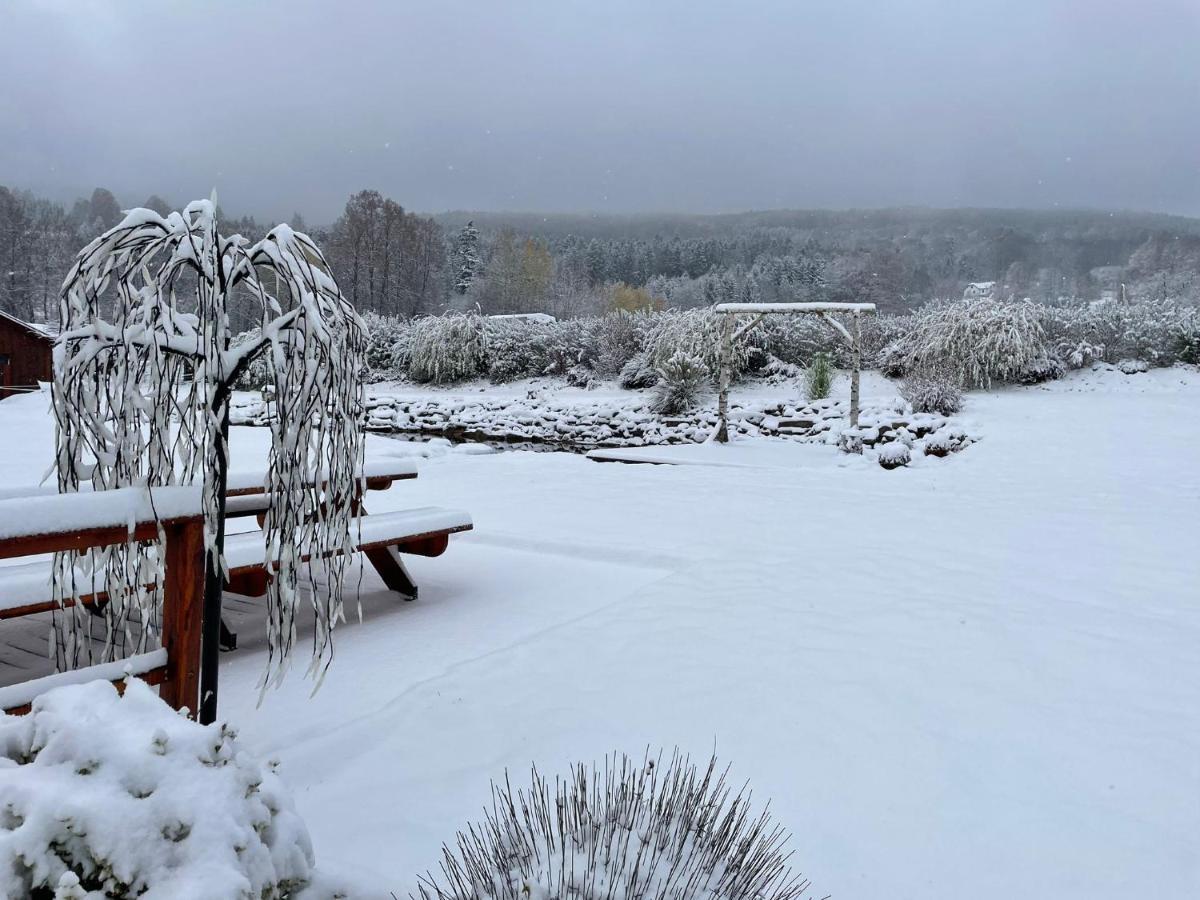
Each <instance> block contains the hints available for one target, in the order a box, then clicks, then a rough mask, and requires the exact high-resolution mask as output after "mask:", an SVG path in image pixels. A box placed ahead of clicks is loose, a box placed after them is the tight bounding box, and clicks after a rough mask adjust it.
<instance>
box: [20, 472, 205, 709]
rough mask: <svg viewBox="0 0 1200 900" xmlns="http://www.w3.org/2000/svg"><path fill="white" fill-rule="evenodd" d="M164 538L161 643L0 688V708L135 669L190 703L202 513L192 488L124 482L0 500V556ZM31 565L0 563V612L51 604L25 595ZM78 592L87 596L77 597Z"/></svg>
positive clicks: (196, 653) (200, 600) (172, 697)
mask: <svg viewBox="0 0 1200 900" xmlns="http://www.w3.org/2000/svg"><path fill="white" fill-rule="evenodd" d="M160 528H161V529H162V533H163V534H164V535H165V538H166V553H165V575H164V584H163V612H162V635H163V646H162V647H161V648H160V649H158V650H154V651H151V652H149V653H143V654H139V655H137V656H134V657H131V658H129V659H125V660H118V661H116V662H110V663H104V664H101V665H95V666H87V667H84V668H81V669H76V670H73V671H69V672H60V673H58V674H55V675H49V676H47V677H45V678H39V679H34V680H33V681H28V682H25V683H23V684H15V685H9V686H7V687H3V688H0V708H3V709H4V710H5V711H6V712H9V713H24V712H28V711H29V708H30V704H31V703H32V702H33V699H34V698H35V697H36V696H37V695H38V694H40V693H42V692H44V691H46V690H49V689H50V688H52V687H57V686H59V685H63V684H75V683H79V682H83V681H92V680H94V679H97V678H103V679H106V680H109V681H114V682H118V687H119V686H120V684H119V683H120V682H123V680H124V678H125V677H126V676H127V675H130V674H132V675H136V676H138V677H140V678H142V679H143V680H145V681H147V682H149V683H150V684H157V685H158V686H159V694H160V696H162V698H163V699H164V700H165V701H166V702H167V703H168V704H170V705H171V706H172V707H174V708H175V709H184V708H186V709H189V710H191V711H192V712H193V713H194V712H195V710H196V709H197V701H198V699H199V686H200V637H201V624H202V619H203V609H204V518H203V515H202V514H201V498H200V489H199V488H193V487H161V488H153V489H147V488H122V489H120V490H114V491H98V492H94V493H93V492H89V493H83V494H50V495H43V494H39V495H35V496H32V497H30V496H26V497H21V498H18V499H10V500H0V559H17V558H21V557H26V556H40V555H43V554H48V553H57V552H60V551H68V550H76V551H80V550H89V549H92V548H95V547H106V546H111V545H114V544H124V543H126V542H128V541H130V540H133V541H151V540H157V538H158V536H159V529H160ZM35 565H37V567H38V570H39V571H40V573H41V578H40V591H41V593H40V595H39V596H40V597H41V598H45V597H46V594H47V593H49V591H50V584H49V571H50V569H49V565H48V564H47V563H45V562H42V563H38V564H35ZM34 589H35V588H34V582H33V581H32V580H31V569H30V567H29V566H15V567H3V568H0V619H8V618H13V617H15V616H23V615H28V614H30V613H31V612H42V611H44V610H46V609H53V608H55V604H54V603H53V602H45V601H44V600H43V602H33V603H31V602H30V600H31V598H32V596H33V595H32V594H31V591H32V590H34ZM81 599H83V600H84V602H88V600H89V599H94V598H81Z"/></svg>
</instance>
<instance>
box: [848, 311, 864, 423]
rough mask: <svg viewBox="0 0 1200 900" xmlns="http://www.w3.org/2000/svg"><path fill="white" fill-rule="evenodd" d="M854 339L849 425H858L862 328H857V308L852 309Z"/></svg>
mask: <svg viewBox="0 0 1200 900" xmlns="http://www.w3.org/2000/svg"><path fill="white" fill-rule="evenodd" d="M853 322H854V341H853V346H852V347H851V358H852V360H853V362H852V366H853V370H852V371H851V373H850V427H851V428H857V427H858V390H859V387H858V385H859V373H860V372H861V371H862V330H861V329H860V328H859V322H858V310H855V311H854V316H853Z"/></svg>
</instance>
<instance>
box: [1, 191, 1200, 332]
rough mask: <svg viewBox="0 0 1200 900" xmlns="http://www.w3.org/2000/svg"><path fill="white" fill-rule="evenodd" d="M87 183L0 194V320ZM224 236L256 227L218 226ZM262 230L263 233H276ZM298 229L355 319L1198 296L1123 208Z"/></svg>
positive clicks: (36, 294)
mask: <svg viewBox="0 0 1200 900" xmlns="http://www.w3.org/2000/svg"><path fill="white" fill-rule="evenodd" d="M128 199H129V198H125V199H123V200H122V201H118V200H117V198H116V197H114V196H113V194H112V193H111V192H110V191H107V190H105V189H103V188H97V189H96V190H95V191H94V192H93V193H92V195H91V197H90V198H85V199H80V200H79V201H77V202H76V203H75V204H73V205H72V206H71V207H70V208H67V207H64V206H61V205H59V204H56V203H53V202H51V201H48V200H45V199H42V198H39V197H36V196H34V195H33V194H30V193H28V192H23V191H18V190H12V189H9V188H5V187H3V186H0V309H2V310H4V311H6V312H9V313H12V314H15V315H17V316H21V317H23V318H27V319H32V320H37V321H51V322H53V321H54V320H55V319H56V318H57V293H58V288H59V285H60V284H61V282H62V279H63V277H64V275H65V274H66V271H67V269H68V267H69V266H70V263H71V260H72V257H73V256H74V254H75V253H76V252H77V251H78V250H79V248H81V247H82V246H83V245H84V244H85V243H87V241H89V240H91V239H92V238H93V237H95V236H96V235H97V234H99V233H100V232H101V231H103V230H104V229H105V228H108V227H111V226H112V225H115V224H117V222H119V221H120V218H121V210H122V208H128V207H130V206H134V205H141V206H148V207H150V208H152V209H155V210H157V211H158V212H160V213H164V214H165V213H166V212H168V211H169V210H170V209H171V208H172V207H171V204H170V203H168V202H167V201H165V200H164V199H162V198H160V197H158V196H152V197H149V198H147V199H146V200H144V201H142V202H141V203H130V202H128ZM221 221H222V230H223V232H224V233H226V234H232V233H235V232H241V233H242V234H244V235H246V236H247V237H249V238H256V237H260V236H261V235H262V234H263V233H264V232H265V230H266V228H267V227H268V226H267V223H260V222H257V221H255V220H254V219H253V218H250V217H243V218H232V217H225V216H222V219H221ZM271 224H274V223H271ZM291 224H293V225H294V226H295V227H297V228H300V229H302V230H305V231H307V232H308V233H309V234H311V235H312V236H313V237H314V238H315V239H316V241H317V243H318V245H319V246H321V247H322V248H323V249H324V251H325V253H326V256H327V258H328V260H329V263H330V266H331V267H332V268H333V270H334V274H335V275H336V277H337V279H338V282H339V283H340V284H341V286H342V290H343V291H344V293H345V294H346V296H347V297H349V298H350V299H351V301H352V302H353V303H354V304H355V305H356V306H357V307H358V308H359V309H360V310H363V311H372V312H377V313H381V314H384V315H394V316H413V315H418V314H423V313H438V312H443V311H445V310H447V309H471V308H475V307H478V308H480V309H481V310H482V311H483V312H485V313H516V312H547V313H550V314H552V315H555V316H558V317H560V318H561V317H571V316H578V315H593V314H596V313H599V312H604V311H605V310H609V309H637V308H670V307H674V308H691V307H696V306H703V305H706V304H711V303H716V302H723V301H730V300H734V301H764V302H765V301H788V300H818V299H819V300H831V301H867V302H873V303H876V304H878V305H879V307H880V309H881V310H884V311H896V312H901V311H904V310H907V309H910V308H912V307H914V306H917V305H919V304H921V303H923V302H925V301H927V300H930V299H936V298H954V297H960V296H961V295H962V291H963V288H964V287H965V285H966V284H967V283H969V282H976V281H995V282H997V293H998V294H1001V295H1005V296H1007V295H1012V296H1015V297H1018V298H1019V297H1030V298H1033V299H1035V300H1038V301H1041V302H1046V303H1059V302H1072V301H1081V300H1093V299H1098V298H1100V297H1102V296H1104V295H1105V294H1106V293H1107V292H1111V294H1112V295H1116V296H1119V295H1120V292H1121V291H1122V290H1124V291H1125V292H1126V295H1127V297H1128V298H1129V299H1130V300H1133V301H1136V300H1143V299H1160V298H1171V299H1176V300H1182V301H1185V302H1189V303H1196V302H1197V301H1198V300H1200V220H1197V219H1189V218H1183V217H1178V216H1166V215H1154V214H1145V213H1130V212H1112V213H1109V212H1096V211H1030V210H991V209H956V210H934V209H920V208H911V209H883V210H848V211H840V212H837V211H822V210H813V211H805V210H795V211H789V210H783V211H773V212H748V213H737V214H730V215H637V216H611V215H542V214H533V213H490V212H453V213H445V214H442V215H437V216H432V217H431V216H427V215H420V214H416V213H413V212H411V211H409V210H406V209H405V208H404V207H403V206H402V205H401V204H399V203H398V202H396V201H394V200H391V199H388V198H386V197H384V196H382V195H381V194H379V193H378V192H376V191H361V192H359V193H357V194H355V195H354V196H352V197H351V198H350V199H349V201H348V202H347V204H346V207H345V210H344V212H343V213H342V215H341V216H339V217H338V219H337V220H336V221H335V222H333V223H331V224H329V225H324V226H313V225H309V224H307V223H305V222H304V220H303V218H302V217H300V216H298V215H297V216H295V217H294V218H293V220H292V223H291Z"/></svg>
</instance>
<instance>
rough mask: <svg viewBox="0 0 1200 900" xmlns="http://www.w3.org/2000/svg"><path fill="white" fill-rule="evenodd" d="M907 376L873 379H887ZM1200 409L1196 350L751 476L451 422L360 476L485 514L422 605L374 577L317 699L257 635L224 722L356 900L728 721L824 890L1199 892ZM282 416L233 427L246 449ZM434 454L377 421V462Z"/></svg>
mask: <svg viewBox="0 0 1200 900" xmlns="http://www.w3.org/2000/svg"><path fill="white" fill-rule="evenodd" d="M888 387H889V386H888V385H887V383H886V382H882V381H881V380H880V379H878V377H877V376H874V375H872V374H870V373H868V374H867V376H866V377H864V405H865V404H866V403H868V402H873V403H880V404H886V402H888V401H889V400H890V399H892V398H893V397H894V388H891V389H890V394H885V393H884V391H885V389H886V388H888ZM409 390H411V391H412V393H413V396H418V392H417V391H416V389H411V388H410V389H409ZM768 390H769V389H768V388H765V387H763V388H757V387H755V388H753V389H751V388H749V387H748V388H747V390H746V391H745V392H744V396H745V397H746V398H747V399H753V400H754V402H756V403H757V402H760V401H761V402H762V403H764V404H766V403H768V402H779V401H780V400H781V399H784V398H783V397H782V396H775V397H774V398H771V397H768V396H767V392H768ZM785 390H786V388H785ZM524 391H525V386H523V385H514V386H505V387H504V388H502V389H497V390H496V391H495V392H492V391H491V390H490V389H489V391H488V393H487V395H486V396H487V397H489V398H491V397H499V396H515V397H522V396H524ZM423 393H424V394H425V395H427V396H435V395H436V396H437V397H440V398H446V397H450V396H464V397H465V396H470V395H471V393H470V389H468V388H463V387H460V388H458V389H456V393H455V394H451V393H447V392H434V391H426V392H423ZM564 394H565V392H564ZM475 396H477V397H478V396H479V395H478V394H477V393H476V394H475ZM572 396H579V397H587V396H596V395H595V394H594V393H593V394H591V395H589V394H588V393H587V392H584V391H576V392H574V393H573V394H572ZM792 398H793V402H794V394H793V395H792ZM598 399H602V396H601V397H599V398H598ZM45 402H46V401H45V398H44V397H42V398H40V399H39V398H38V397H36V396H33V395H30V396H26V397H18V398H13V399H10V400H5V401H3V402H2V403H0V433H18V434H22V435H23V439H22V441H21V442H20V443H19V445H14V444H11V443H10V444H6V445H5V446H3V447H0V487H4V486H15V485H18V484H22V483H32V482H36V481H37V480H38V479H39V478H40V477H41V475H42V473H43V472H44V470H45V468H46V466H47V464H48V462H49V459H50V457H49V455H48V454H49V447H50V446H51V439H50V436H49V431H50V429H51V427H52V423H51V422H50V421H49V419H48V418H47V417H46V415H45V409H44V405H45ZM39 403H40V404H41V407H40V408H39V406H38V404H39ZM1198 404H1200V373H1198V372H1197V371H1196V370H1195V369H1194V368H1188V367H1176V368H1172V369H1152V370H1150V371H1149V372H1147V373H1144V374H1139V375H1135V376H1126V375H1123V374H1121V373H1120V372H1118V371H1116V370H1115V369H1114V368H1112V367H1103V366H1101V367H1097V368H1096V369H1095V370H1094V371H1093V370H1087V371H1083V372H1077V373H1072V374H1070V375H1068V376H1067V377H1066V378H1064V379H1062V380H1060V381H1055V382H1050V383H1047V384H1043V385H1037V386H1033V387H1021V388H1006V389H1003V390H996V391H991V392H986V393H983V392H971V393H968V394H967V395H966V407H965V409H964V422H966V424H968V425H969V426H970V431H971V433H972V434H984V435H985V437H984V439H983V440H980V441H978V442H977V443H975V444H973V445H972V446H971V447H970V448H969V449H967V450H966V451H965V452H961V453H951V454H950V455H948V456H947V457H946V458H945V459H928V458H926V457H924V456H923V455H919V454H916V453H914V455H913V459H912V462H911V464H910V465H909V466H906V467H903V468H900V469H896V470H893V471H885V470H884V469H883V468H882V467H880V466H879V465H877V464H874V463H873V462H872V461H871V459H870V457H869V456H864V457H862V458H855V457H850V456H847V455H846V454H842V453H840V452H838V451H837V449H836V448H835V447H832V446H827V445H824V444H819V443H817V444H803V443H795V442H783V441H766V440H760V441H756V442H754V443H751V442H750V441H743V442H739V441H736V440H735V441H734V442H733V443H732V444H731V445H730V448H731V450H732V451H733V452H734V453H743V454H744V451H741V450H738V449H737V448H738V447H739V446H746V447H757V446H758V445H759V444H761V445H762V446H764V447H767V446H772V445H777V446H778V447H779V448H781V449H772V450H769V451H766V450H764V451H758V450H751V451H750V452H751V454H753V455H758V456H760V458H758V459H752V460H749V462H750V463H752V464H747V465H741V466H726V467H713V466H708V465H670V466H665V465H664V466H626V465H596V464H595V463H593V462H591V461H589V460H587V459H586V458H584V457H582V456H578V455H573V454H565V453H528V452H502V453H492V454H489V455H465V454H459V453H451V452H445V451H447V450H448V448H447V447H446V445H444V444H439V445H434V446H435V448H441V450H440V451H439V450H431V451H430V455H429V456H427V457H426V458H422V459H419V460H417V465H418V466H419V468H420V477H419V478H418V479H417V480H415V481H406V482H400V483H398V484H397V485H395V486H394V487H393V488H392V489H391V490H389V491H386V492H379V493H372V494H370V495H369V496H368V504H369V508H370V510H371V513H372V516H373V515H375V514H378V513H382V512H386V511H389V510H403V509H411V508H417V507H421V506H430V505H436V506H442V507H447V508H462V509H465V510H468V511H469V512H470V514H471V517H472V519H473V521H474V523H475V530H474V531H473V532H471V533H470V534H465V535H460V536H458V537H457V538H454V539H452V540H451V542H450V548H449V550H448V551H447V552H446V553H445V554H444V555H443V556H442V557H439V558H437V559H426V558H420V557H418V558H413V559H408V558H406V560H405V563H406V565H407V566H408V568H409V570H410V572H411V573H412V575H413V577H414V579H415V580H416V581H417V583H419V584H420V585H421V600H420V601H418V602H415V603H401V602H398V601H397V600H396V598H395V597H394V596H393V595H389V594H387V593H384V592H383V591H382V590H381V585H380V582H379V580H378V579H377V577H376V576H375V575H374V573H373V572H372V571H371V570H370V569H369V568H368V569H366V570H365V571H363V573H362V575H361V588H362V602H363V608H364V621H363V623H362V624H358V623H357V622H356V621H353V622H351V623H350V624H348V625H343V626H339V628H338V630H337V632H336V655H335V659H334V662H333V664H332V667H331V668H330V670H329V674H328V677H327V678H326V680H325V683H324V685H323V687H322V688H321V690H320V691H319V692H318V693H317V694H316V695H315V696H312V697H310V693H311V690H310V688H311V686H310V685H309V684H307V683H305V682H304V680H303V679H300V678H295V677H289V678H288V679H287V680H286V681H285V682H284V684H283V686H282V687H281V688H280V689H279V690H278V691H270V692H268V694H267V695H266V698H265V700H264V702H263V705H262V706H261V708H256V703H257V700H258V691H257V689H256V685H257V682H258V679H259V677H260V676H261V673H262V658H263V657H262V655H263V654H264V653H265V643H266V642H265V638H263V637H262V636H256V635H255V634H253V633H251V632H249V631H247V630H243V628H241V627H235V630H238V631H239V646H240V647H241V649H239V650H238V651H237V652H235V653H231V654H225V655H223V656H222V666H223V668H222V690H221V713H222V715H223V716H226V717H228V718H229V720H230V721H231V722H233V723H235V724H236V725H237V726H238V727H239V728H240V729H241V735H242V741H243V742H244V743H245V745H246V746H247V747H248V748H249V749H251V750H252V751H253V752H255V753H256V754H258V755H260V756H264V757H266V756H271V755H277V756H278V757H279V758H280V759H281V762H282V765H281V773H282V776H283V777H284V778H285V779H286V781H287V783H288V784H289V785H290V786H291V787H292V788H293V790H294V791H295V796H296V804H297V808H298V810H299V812H300V814H301V815H302V816H303V818H304V819H305V821H306V822H307V824H308V827H309V829H310V832H311V834H312V838H313V843H314V846H315V850H316V855H317V859H318V867H317V871H320V870H322V869H325V868H326V867H327V866H331V867H334V868H336V869H340V870H342V871H347V872H353V873H354V877H355V878H356V879H357V880H358V881H359V882H360V883H361V884H362V885H364V887H363V888H362V890H361V893H359V894H355V895H354V896H367V897H381V898H386V897H387V896H388V892H389V891H394V892H395V893H396V895H397V896H401V897H402V896H405V895H406V893H407V892H408V891H410V890H412V889H413V888H415V886H416V876H417V874H418V873H420V872H423V871H425V870H426V869H429V868H436V866H437V864H438V860H439V856H440V847H441V844H442V842H443V841H450V840H452V839H453V836H454V833H455V831H456V829H458V828H459V827H461V826H462V825H464V824H465V823H466V822H467V821H469V820H471V819H473V818H474V817H476V816H477V815H478V813H479V810H480V809H481V808H482V807H484V806H485V805H486V804H487V803H488V801H489V797H490V793H489V786H488V785H489V781H490V780H491V779H502V778H503V777H504V773H505V770H506V769H508V770H510V771H511V772H512V773H513V778H514V781H519V780H522V779H523V777H524V775H525V773H527V772H528V770H529V766H530V764H531V763H535V762H536V763H537V765H538V766H539V768H540V769H541V771H543V772H544V773H546V774H547V775H549V776H550V777H553V775H554V774H558V773H564V774H565V773H566V771H567V766H568V765H569V763H570V762H571V761H573V760H577V761H582V762H592V761H597V760H601V759H602V758H603V757H604V756H605V755H606V754H608V753H610V752H612V751H623V752H627V753H629V754H630V755H631V756H640V755H641V753H642V752H643V751H644V749H645V748H646V747H647V746H650V747H652V748H660V747H661V748H665V749H666V750H667V751H668V753H669V752H670V750H671V749H672V748H674V747H676V746H678V747H680V749H681V750H683V751H684V752H687V753H690V754H691V756H692V757H693V758H694V759H701V758H706V757H707V755H708V754H709V753H710V752H711V751H712V750H713V749H714V747H715V749H716V752H717V754H718V756H719V757H720V759H721V761H722V762H728V763H730V764H731V765H732V767H733V768H732V773H731V780H732V781H733V782H734V783H738V784H740V783H741V781H742V780H747V781H748V782H749V784H750V787H751V788H752V789H753V791H754V797H755V800H756V801H761V802H764V803H765V802H766V801H767V800H768V799H769V800H770V802H771V811H772V813H773V816H774V818H775V819H776V820H777V821H779V822H780V823H781V824H782V825H784V826H785V827H787V828H789V829H790V830H791V831H792V832H793V833H794V838H793V842H792V847H793V849H794V850H795V855H794V856H793V858H792V860H791V863H792V864H793V865H795V866H796V867H797V868H798V869H800V870H801V871H802V872H803V873H804V874H805V876H807V877H809V878H811V879H812V880H813V883H814V886H813V889H812V896H814V897H821V896H824V895H825V894H827V893H828V894H832V895H833V896H834V897H851V896H853V897H865V898H884V897H886V898H910V897H911V898H918V897H919V898H923V900H927V898H946V900H950V898H961V897H971V898H981V900H991V898H1008V897H1011V896H1012V894H1013V891H1014V889H1016V890H1018V891H1019V892H1022V893H1028V894H1030V895H1032V896H1037V897H1055V898H1088V900H1095V898H1114V900H1115V898H1126V897H1131V896H1151V897H1163V898H1176V897H1178V898H1183V897H1191V896H1195V895H1196V894H1197V892H1198V888H1200V854H1197V852H1196V847H1195V836H1196V834H1198V833H1200V804H1197V802H1196V797H1197V796H1200V763H1198V762H1197V760H1200V599H1198V592H1197V587H1196V586H1197V585H1198V584H1200V558H1198V556H1197V554H1196V552H1195V535H1196V534H1197V533H1200V468H1198V467H1197V466H1196V464H1195V463H1196V450H1195V448H1196V447H1197V446H1200V417H1197V416H1196V415H1195V410H1196V409H1197V408H1198ZM9 429H16V430H15V431H10V430H9ZM268 439H269V435H268V433H267V432H266V430H265V429H255V428H235V429H234V435H233V439H232V452H233V457H234V463H235V465H236V466H240V467H243V468H253V467H254V466H261V460H262V459H265V453H266V447H267V442H268ZM411 449H412V445H406V444H404V443H403V442H399V441H396V440H394V439H392V438H387V437H382V436H376V435H372V436H370V437H369V438H368V441H367V458H368V460H372V459H375V460H382V459H387V458H390V457H401V456H405V454H407V453H409V452H410V451H411ZM665 450H666V448H658V450H657V451H656V452H663V451H665ZM680 452H683V451H682V448H681V450H680ZM700 452H705V451H703V450H701V451H700ZM868 452H869V451H868ZM768 453H770V454H773V455H775V457H776V458H773V459H767V458H766V456H767V454H768ZM788 454H794V458H795V462H794V464H791V463H789V460H788V458H787V456H788ZM843 461H845V462H843ZM239 521H240V520H239ZM250 524H251V525H252V522H251V523H250ZM350 577H351V578H352V579H353V580H355V581H356V582H357V580H358V575H357V572H352V573H351V576H350ZM351 592H352V593H353V589H352V590H351ZM0 634H2V631H0ZM756 805H757V802H756ZM1014 885H1017V886H1018V887H1016V888H1014Z"/></svg>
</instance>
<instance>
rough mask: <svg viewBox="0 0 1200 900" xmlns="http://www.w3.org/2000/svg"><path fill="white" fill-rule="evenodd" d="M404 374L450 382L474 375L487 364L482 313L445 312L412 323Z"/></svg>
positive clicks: (420, 379) (478, 373) (438, 382)
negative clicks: (406, 371) (444, 313)
mask: <svg viewBox="0 0 1200 900" xmlns="http://www.w3.org/2000/svg"><path fill="white" fill-rule="evenodd" d="M408 356H409V359H408V377H409V378H411V379H412V380H413V381H422V382H431V383H433V384H452V383H454V382H456V381H465V380H466V379H469V378H477V377H478V376H480V375H482V374H483V371H484V367H485V366H486V364H487V328H486V326H485V324H484V320H483V317H482V316H479V315H475V314H473V313H468V314H461V313H448V314H446V315H444V316H426V317H425V318H423V319H417V320H416V321H414V322H413V323H412V329H411V336H410V339H409V347H408Z"/></svg>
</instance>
